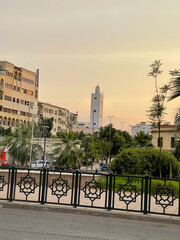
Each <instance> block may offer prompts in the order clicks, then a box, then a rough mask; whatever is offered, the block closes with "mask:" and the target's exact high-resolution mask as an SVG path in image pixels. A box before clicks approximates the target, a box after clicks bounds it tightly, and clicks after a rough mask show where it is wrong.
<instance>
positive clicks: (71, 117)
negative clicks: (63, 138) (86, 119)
mask: <svg viewBox="0 0 180 240" xmlns="http://www.w3.org/2000/svg"><path fill="white" fill-rule="evenodd" d="M38 115H39V118H40V117H43V118H53V119H54V121H53V129H52V131H51V133H52V134H53V135H56V133H57V132H61V131H68V130H69V128H70V125H72V124H73V123H75V122H76V121H77V118H78V114H77V113H76V114H73V113H70V112H69V110H68V109H66V108H62V107H59V106H55V105H52V104H50V103H44V102H39V103H38Z"/></svg>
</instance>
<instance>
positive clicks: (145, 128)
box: [131, 122, 152, 137]
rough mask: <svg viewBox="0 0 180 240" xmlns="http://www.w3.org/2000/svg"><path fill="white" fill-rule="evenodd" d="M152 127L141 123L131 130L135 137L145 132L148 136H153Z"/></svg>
mask: <svg viewBox="0 0 180 240" xmlns="http://www.w3.org/2000/svg"><path fill="white" fill-rule="evenodd" d="M151 129H152V127H151V125H149V124H146V122H141V123H138V124H136V125H135V126H132V128H131V136H132V137H134V136H135V135H136V134H137V133H138V132H140V131H143V132H144V133H146V134H151Z"/></svg>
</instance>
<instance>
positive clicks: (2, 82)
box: [0, 61, 39, 129]
mask: <svg viewBox="0 0 180 240" xmlns="http://www.w3.org/2000/svg"><path fill="white" fill-rule="evenodd" d="M38 88H39V70H37V71H36V72H32V71H30V70H27V69H25V68H22V67H17V66H15V65H14V64H12V63H9V62H7V61H0V125H1V126H3V127H5V128H7V127H12V129H13V128H15V127H17V126H18V125H19V124H20V123H21V124H27V123H28V122H31V121H32V120H33V119H34V120H35V121H37V107H36V106H35V105H37V101H38Z"/></svg>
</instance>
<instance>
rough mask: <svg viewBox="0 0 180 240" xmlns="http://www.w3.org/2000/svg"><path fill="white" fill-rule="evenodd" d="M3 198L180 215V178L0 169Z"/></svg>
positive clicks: (0, 190)
mask: <svg viewBox="0 0 180 240" xmlns="http://www.w3.org/2000/svg"><path fill="white" fill-rule="evenodd" d="M0 200H8V201H10V202H12V201H25V202H37V203H40V204H46V203H48V204H58V205H72V206H74V207H78V206H80V207H90V208H102V209H108V210H119V211H132V212H142V213H144V214H148V213H153V214H165V215H174V216H180V179H164V178H153V177H149V176H148V175H146V176H131V175H118V174H112V173H110V174H105V173H87V172H79V171H75V172H67V171H57V170H56V171H53V170H49V169H26V168H24V169H23V168H15V167H12V168H8V169H5V168H0Z"/></svg>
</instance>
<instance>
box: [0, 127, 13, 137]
mask: <svg viewBox="0 0 180 240" xmlns="http://www.w3.org/2000/svg"><path fill="white" fill-rule="evenodd" d="M0 135H1V136H13V133H12V128H11V127H9V128H4V127H0Z"/></svg>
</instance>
